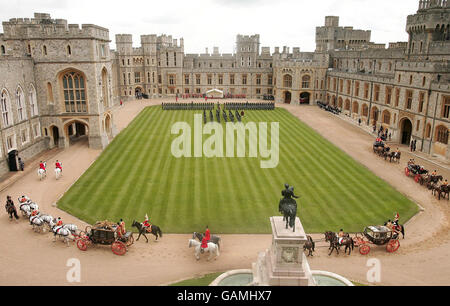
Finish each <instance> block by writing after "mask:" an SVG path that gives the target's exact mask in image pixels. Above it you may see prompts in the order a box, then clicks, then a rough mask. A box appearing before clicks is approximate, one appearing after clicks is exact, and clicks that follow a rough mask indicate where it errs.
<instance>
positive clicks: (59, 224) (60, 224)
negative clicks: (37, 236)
mask: <svg viewBox="0 0 450 306" xmlns="http://www.w3.org/2000/svg"><path fill="white" fill-rule="evenodd" d="M62 225H63V222H62V220H61V217H58V221H57V222H56V226H62Z"/></svg>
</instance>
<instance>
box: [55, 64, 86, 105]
mask: <svg viewBox="0 0 450 306" xmlns="http://www.w3.org/2000/svg"><path fill="white" fill-rule="evenodd" d="M61 80H62V86H63V91H64V104H65V111H66V112H67V113H85V112H87V106H86V85H85V78H84V76H83V75H81V73H79V72H75V71H69V72H66V73H65V74H64V75H63V76H62V77H61Z"/></svg>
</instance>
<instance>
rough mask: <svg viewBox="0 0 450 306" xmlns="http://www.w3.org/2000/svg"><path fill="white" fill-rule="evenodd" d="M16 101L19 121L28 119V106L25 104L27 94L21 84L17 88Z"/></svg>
mask: <svg viewBox="0 0 450 306" xmlns="http://www.w3.org/2000/svg"><path fill="white" fill-rule="evenodd" d="M16 103H17V115H18V117H19V121H23V120H26V119H27V108H26V105H25V96H24V94H23V90H22V88H21V87H20V86H19V87H17V90H16Z"/></svg>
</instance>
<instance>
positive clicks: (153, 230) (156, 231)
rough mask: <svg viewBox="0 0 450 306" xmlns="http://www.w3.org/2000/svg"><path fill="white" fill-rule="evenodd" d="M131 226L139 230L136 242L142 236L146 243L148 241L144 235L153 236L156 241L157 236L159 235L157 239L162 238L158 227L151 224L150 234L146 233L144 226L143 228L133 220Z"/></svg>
mask: <svg viewBox="0 0 450 306" xmlns="http://www.w3.org/2000/svg"><path fill="white" fill-rule="evenodd" d="M132 226H134V227H136V228H137V229H138V230H139V236H138V238H137V239H136V241H138V240H139V238H140V237H141V235H144V238H145V239H146V240H147V242H148V239H147V236H145V233H150V234H153V235H154V236H155V237H156V240H158V235H159V237H161V238H162V231H161V229H160V228H159V227H158V226H156V225H153V224H152V226H151V231H150V232H148V231H147V228H146V227H145V226H143V225H142V224H141V223H139V222H136V220H133V224H132Z"/></svg>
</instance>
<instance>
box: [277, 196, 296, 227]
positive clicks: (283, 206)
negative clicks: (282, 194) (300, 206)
mask: <svg viewBox="0 0 450 306" xmlns="http://www.w3.org/2000/svg"><path fill="white" fill-rule="evenodd" d="M278 210H279V212H280V213H282V214H283V221H284V220H286V229H287V228H288V226H289V227H292V231H294V232H295V218H296V216H297V204H296V203H295V201H293V200H292V199H291V201H286V199H281V200H280V204H279V206H278Z"/></svg>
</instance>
